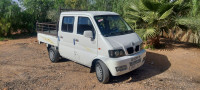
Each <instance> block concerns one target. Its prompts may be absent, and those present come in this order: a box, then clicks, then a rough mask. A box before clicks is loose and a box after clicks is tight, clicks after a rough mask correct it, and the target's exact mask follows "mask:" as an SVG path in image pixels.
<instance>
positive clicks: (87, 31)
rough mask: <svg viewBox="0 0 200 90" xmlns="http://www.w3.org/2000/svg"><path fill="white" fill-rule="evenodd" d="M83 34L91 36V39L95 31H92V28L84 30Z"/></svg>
mask: <svg viewBox="0 0 200 90" xmlns="http://www.w3.org/2000/svg"><path fill="white" fill-rule="evenodd" d="M83 35H84V36H85V37H87V38H91V39H92V38H93V33H92V31H91V30H86V31H84V33H83Z"/></svg>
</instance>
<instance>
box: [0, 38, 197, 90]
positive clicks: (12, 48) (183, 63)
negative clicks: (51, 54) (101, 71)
mask: <svg viewBox="0 0 200 90" xmlns="http://www.w3.org/2000/svg"><path fill="white" fill-rule="evenodd" d="M170 43H173V42H170ZM89 72H90V69H89V68H87V67H84V66H82V65H79V64H77V63H74V62H72V61H70V60H66V59H62V60H61V61H60V62H59V63H51V62H50V60H49V58H48V53H47V50H46V47H45V44H42V45H39V44H38V42H37V40H36V37H33V38H27V39H17V40H9V41H1V42H0V89H2V90H7V89H11V90H12V89H17V90H24V89H26V90H29V89H34V90H47V89H48V90H60V89H61V90H68V89H101V90H104V89H119V90H121V89H128V90H129V89H130V90H132V89H137V90H138V89H139V90H144V89H147V90H149V89H167V90H171V89H176V90H177V89H181V90H182V89H186V90H187V89H193V90H199V89H200V49H197V48H194V47H190V46H187V45H185V44H183V43H173V44H172V45H170V46H168V47H167V48H166V49H159V50H147V61H146V63H145V64H144V65H143V66H142V67H141V68H138V69H136V70H134V71H132V72H130V73H128V74H125V75H122V76H118V77H113V78H112V80H111V82H110V83H108V84H101V83H99V82H98V81H97V79H96V75H95V73H89Z"/></svg>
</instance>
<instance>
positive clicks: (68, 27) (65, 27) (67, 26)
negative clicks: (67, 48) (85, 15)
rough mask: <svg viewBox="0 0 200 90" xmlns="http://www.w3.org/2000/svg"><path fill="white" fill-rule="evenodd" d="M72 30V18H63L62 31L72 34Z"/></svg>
mask: <svg viewBox="0 0 200 90" xmlns="http://www.w3.org/2000/svg"><path fill="white" fill-rule="evenodd" d="M73 29H74V17H63V22H62V31H63V32H70V33H72V32H73Z"/></svg>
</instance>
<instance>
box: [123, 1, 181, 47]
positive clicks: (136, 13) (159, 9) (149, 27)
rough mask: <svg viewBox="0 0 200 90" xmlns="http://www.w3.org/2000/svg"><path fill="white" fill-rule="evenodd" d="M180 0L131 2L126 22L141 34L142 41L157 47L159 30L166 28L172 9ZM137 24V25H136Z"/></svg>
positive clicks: (126, 13)
mask: <svg viewBox="0 0 200 90" xmlns="http://www.w3.org/2000/svg"><path fill="white" fill-rule="evenodd" d="M181 1H182V0H176V1H174V2H172V1H171V0H168V1H167V0H133V1H132V3H131V4H130V6H129V7H128V10H127V11H126V12H125V15H126V18H125V19H126V21H127V22H129V23H132V24H133V25H134V26H135V29H136V30H137V29H139V30H140V31H139V32H142V35H141V36H142V38H143V40H145V41H147V40H150V44H151V45H154V46H159V44H160V43H159V42H160V41H159V39H160V37H159V35H160V32H161V31H162V30H161V28H163V27H168V25H169V23H170V21H171V20H170V18H168V17H169V16H170V15H171V14H172V13H173V9H174V7H175V6H176V5H177V4H179V3H181ZM136 23H137V24H136Z"/></svg>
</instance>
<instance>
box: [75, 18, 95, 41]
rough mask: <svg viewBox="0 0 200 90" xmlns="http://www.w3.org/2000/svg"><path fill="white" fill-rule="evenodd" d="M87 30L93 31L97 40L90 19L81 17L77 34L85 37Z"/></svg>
mask: <svg viewBox="0 0 200 90" xmlns="http://www.w3.org/2000/svg"><path fill="white" fill-rule="evenodd" d="M86 30H91V31H92V33H93V37H94V38H95V30H94V27H93V25H92V22H91V21H90V19H89V18H88V17H79V18H78V28H77V34H80V35H83V33H84V31H86Z"/></svg>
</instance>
